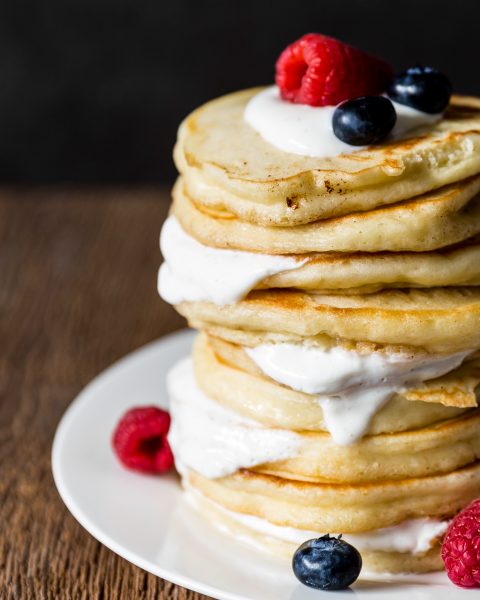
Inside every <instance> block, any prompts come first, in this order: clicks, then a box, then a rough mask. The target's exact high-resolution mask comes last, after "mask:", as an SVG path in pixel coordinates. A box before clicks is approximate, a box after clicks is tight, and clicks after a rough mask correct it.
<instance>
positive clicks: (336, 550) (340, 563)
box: [292, 534, 362, 590]
mask: <svg viewBox="0 0 480 600" xmlns="http://www.w3.org/2000/svg"><path fill="white" fill-rule="evenodd" d="M340 538H341V536H340V537H338V538H335V537H330V535H328V534H327V535H324V536H322V537H321V538H318V539H315V540H309V541H308V542H304V543H303V544H302V545H301V546H300V547H299V548H298V549H297V550H296V552H295V554H294V555H293V562H292V567H293V572H294V573H295V577H296V578H297V579H298V580H299V581H300V582H301V583H303V584H304V585H308V586H309V587H312V588H316V589H319V590H342V589H344V588H347V587H348V586H349V585H351V584H352V583H353V582H354V581H355V580H356V579H357V577H358V576H359V574H360V571H361V569H362V557H361V556H360V553H359V552H358V550H357V549H356V548H354V547H353V546H351V545H350V544H347V542H344V541H343V540H342V539H340Z"/></svg>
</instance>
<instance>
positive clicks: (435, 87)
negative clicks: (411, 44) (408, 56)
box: [388, 66, 452, 114]
mask: <svg viewBox="0 0 480 600" xmlns="http://www.w3.org/2000/svg"><path fill="white" fill-rule="evenodd" d="M388 95H389V96H390V98H391V99H392V100H393V101H394V102H398V103H399V104H405V105H406V106H411V107H412V108H416V109H417V110H421V111H422V112H425V113H430V114H435V113H440V112H443V111H444V110H445V109H446V108H447V106H448V103H449V101H450V96H451V95H452V84H451V83H450V81H449V80H448V78H447V77H446V76H445V75H444V74H443V73H440V71H437V70H436V69H432V68H431V67H421V66H417V67H410V69H407V70H406V71H405V73H400V75H397V76H396V77H395V78H394V80H393V81H392V83H391V84H390V87H389V88H388Z"/></svg>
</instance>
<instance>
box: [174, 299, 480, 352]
mask: <svg viewBox="0 0 480 600" xmlns="http://www.w3.org/2000/svg"><path fill="white" fill-rule="evenodd" d="M176 309H177V311H178V312H179V313H180V314H181V315H183V316H184V317H186V318H187V319H188V321H189V323H190V325H191V326H193V327H196V328H204V329H207V330H211V329H212V328H214V327H215V326H220V327H222V328H227V329H231V330H244V331H247V332H254V333H257V334H258V337H260V338H262V339H263V340H264V341H269V340H270V339H272V338H271V337H269V336H270V335H271V334H277V336H276V338H277V340H278V339H282V340H284V341H297V340H299V339H303V338H314V337H315V336H318V335H325V334H326V335H328V336H329V337H331V338H334V339H335V338H339V339H348V340H354V341H367V342H373V343H378V344H400V345H408V346H414V347H419V348H423V349H424V350H426V351H427V352H431V353H436V352H438V353H450V352H458V351H461V350H470V349H472V350H473V349H477V348H479V347H480V289H478V288H475V287H470V288H468V287H467V288H461V287H460V288H456V287H451V288H432V289H428V290H420V289H418V290H415V289H410V290H383V291H381V292H376V293H373V294H368V295H349V296H340V295H327V294H313V293H312V294H307V293H305V292H300V291H298V292H296V291H290V290H268V291H254V292H251V293H250V294H249V295H248V296H247V298H246V299H244V300H241V301H240V302H236V303H235V304H228V305H223V306H218V305H215V304H213V303H210V302H182V303H180V304H178V305H177V306H176Z"/></svg>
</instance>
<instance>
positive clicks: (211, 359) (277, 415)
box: [193, 337, 476, 435]
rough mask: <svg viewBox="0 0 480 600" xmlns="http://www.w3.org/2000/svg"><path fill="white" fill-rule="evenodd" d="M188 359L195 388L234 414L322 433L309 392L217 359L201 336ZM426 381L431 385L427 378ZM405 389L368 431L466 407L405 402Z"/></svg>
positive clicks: (442, 416)
mask: <svg viewBox="0 0 480 600" xmlns="http://www.w3.org/2000/svg"><path fill="white" fill-rule="evenodd" d="M193 362H194V369H195V377H196V380H197V384H198V387H199V388H200V389H201V390H202V391H203V392H204V393H205V394H206V395H207V396H208V397H209V398H211V399H212V400H215V401H216V402H218V403H219V404H221V405H224V406H226V407H227V408H229V409H231V410H233V411H235V412H236V413H238V414H240V415H243V416H244V417H249V418H251V419H255V420H256V421H258V422H260V423H262V424H264V425H266V426H269V427H279V428H283V429H289V430H294V431H316V432H326V431H327V427H326V425H325V423H324V419H323V413H322V409H321V407H320V405H319V404H318V402H317V401H316V399H315V398H314V396H310V395H309V394H304V393H302V392H297V391H294V390H292V389H290V388H288V387H286V386H282V385H280V384H278V383H276V382H274V381H273V380H271V379H269V378H267V377H265V376H264V375H262V374H252V373H250V372H247V371H245V370H241V369H239V368H236V367H235V366H230V365H228V364H226V363H224V362H222V361H221V360H219V359H218V358H217V357H216V355H215V354H214V352H213V351H212V349H211V348H210V347H209V345H208V344H207V343H206V340H205V338H202V337H199V338H197V340H196V341H195V343H194V348H193ZM445 377H448V375H447V376H445ZM441 379H442V378H440V380H441ZM429 384H430V386H431V388H432V389H435V387H436V386H435V385H433V384H432V382H429ZM423 385H427V384H423ZM459 385H460V386H462V385H463V386H465V387H464V394H465V395H464V398H465V399H466V398H467V397H470V399H471V402H472V404H473V405H474V406H476V399H475V395H474V394H471V396H470V394H469V393H468V392H469V390H468V387H467V384H465V383H464V380H463V379H462V380H461V381H460V382H459ZM471 385H473V381H471ZM437 387H438V390H437V397H440V396H441V397H442V398H443V400H444V401H448V400H449V394H448V392H447V390H445V389H444V388H442V384H441V382H440V384H439V385H438V386H437ZM410 392H411V391H410V390H409V391H408V392H405V393H404V394H402V395H399V394H397V395H395V396H394V397H393V398H392V399H391V400H390V401H389V402H388V403H387V404H386V405H385V406H384V407H383V408H382V409H381V410H379V411H378V412H377V413H376V415H375V416H374V417H373V419H372V420H371V422H370V426H369V429H368V433H369V434H370V435H373V434H375V435H377V434H380V433H392V432H400V431H408V430H412V429H418V428H426V427H429V426H432V425H434V424H435V423H438V422H440V421H444V420H446V419H451V418H455V417H458V416H459V415H461V414H462V413H464V412H465V410H466V407H451V406H444V405H443V404H440V403H434V404H430V403H428V402H419V401H409V400H408V399H407V397H408V394H409V393H410ZM455 397H456V394H455V393H453V394H452V396H451V399H450V401H452V402H454V401H455Z"/></svg>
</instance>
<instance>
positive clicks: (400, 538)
mask: <svg viewBox="0 0 480 600" xmlns="http://www.w3.org/2000/svg"><path fill="white" fill-rule="evenodd" d="M187 499H188V500H189V502H190V503H191V504H193V505H194V506H198V504H199V500H200V499H201V502H206V503H210V504H212V505H214V506H215V508H216V509H217V510H220V511H221V512H223V513H225V514H226V515H227V516H229V517H230V518H232V519H234V520H235V521H237V522H238V523H240V524H241V525H244V526H245V527H248V528H250V529H252V530H253V531H256V532H258V533H261V534H263V535H267V536H269V537H273V538H277V539H279V540H283V541H285V542H291V543H294V544H298V545H300V544H302V543H303V542H305V541H307V540H311V539H314V538H318V537H321V536H322V535H325V533H319V532H318V531H308V530H305V529H297V528H295V527H285V526H282V525H275V524H274V523H270V521H267V520H266V519H262V518H261V517H256V516H253V515H246V514H242V513H239V512H234V511H231V510H228V509H227V508H224V507H223V506H221V505H219V504H217V503H216V502H214V501H213V500H210V499H207V498H205V496H203V495H201V494H200V493H199V492H198V491H196V490H193V489H191V488H190V489H188V493H187ZM448 525H449V521H440V520H438V519H411V520H408V521H404V522H403V523H400V524H399V525H394V526H393V527H384V528H382V529H374V530H372V531H368V532H366V533H345V534H342V539H344V540H345V541H347V542H350V543H351V544H352V545H353V546H355V547H356V548H357V549H358V550H360V551H362V550H372V551H380V552H410V553H412V554H418V553H420V552H426V551H427V550H429V549H430V548H431V547H432V546H433V542H434V541H435V540H436V539H437V538H439V537H440V536H442V535H443V534H444V533H445V531H446V530H447V528H448ZM330 535H334V536H338V535H339V534H337V533H333V534H332V533H331V534H330Z"/></svg>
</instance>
